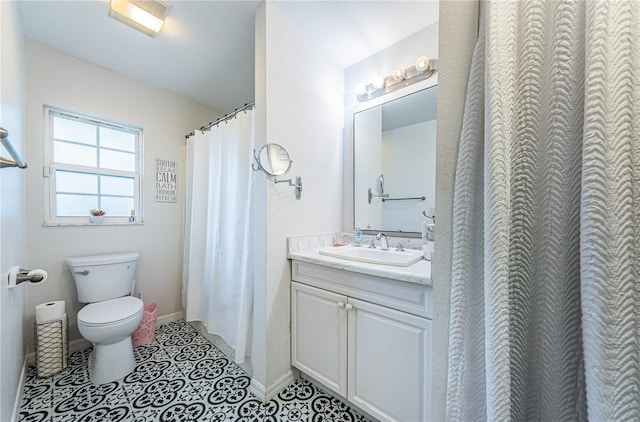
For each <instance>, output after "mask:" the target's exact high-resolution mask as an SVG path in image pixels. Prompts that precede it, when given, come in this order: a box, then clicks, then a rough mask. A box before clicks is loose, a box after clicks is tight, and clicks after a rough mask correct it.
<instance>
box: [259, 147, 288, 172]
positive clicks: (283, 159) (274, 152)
mask: <svg viewBox="0 0 640 422" xmlns="http://www.w3.org/2000/svg"><path fill="white" fill-rule="evenodd" d="M256 159H257V161H258V165H259V166H260V167H261V168H262V170H263V171H264V172H265V173H267V174H268V175H269V176H282V175H283V174H286V173H287V172H288V171H289V169H290V168H291V159H290V158H289V153H288V152H287V150H286V149H284V147H283V146H281V145H278V144H265V145H263V147H262V148H261V149H260V152H259V153H258V156H257V157H256Z"/></svg>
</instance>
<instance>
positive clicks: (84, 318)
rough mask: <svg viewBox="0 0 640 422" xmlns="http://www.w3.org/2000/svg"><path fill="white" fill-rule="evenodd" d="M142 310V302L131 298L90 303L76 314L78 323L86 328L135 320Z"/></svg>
mask: <svg viewBox="0 0 640 422" xmlns="http://www.w3.org/2000/svg"><path fill="white" fill-rule="evenodd" d="M143 308H144V306H143V303H142V300H140V299H138V298H137V297H133V296H124V297H119V298H117V299H110V300H105V301H103V302H97V303H91V304H89V305H87V306H85V307H84V308H82V309H81V310H80V312H78V323H81V324H83V325H85V326H88V327H98V326H101V325H112V324H118V323H122V322H126V321H128V320H130V319H133V318H136V317H137V316H138V315H139V314H140V313H142V311H143Z"/></svg>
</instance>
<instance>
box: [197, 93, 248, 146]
mask: <svg viewBox="0 0 640 422" xmlns="http://www.w3.org/2000/svg"><path fill="white" fill-rule="evenodd" d="M255 105H256V102H255V101H251V102H250V103H246V104H245V105H243V106H242V107H238V108H236V109H235V110H233V111H232V112H231V113H229V114H225V115H224V116H222V117H220V118H219V119H216V120H214V121H213V122H211V123H209V124H206V125H204V126H202V127H201V128H200V129H198V130H199V131H200V132H204V131H205V130H211V128H212V127H213V126H215V125H219V124H220V123H222V122H226V121H227V120H230V119H233V118H234V117H235V116H236V114H238V113H240V112H241V111H245V110H251V109H252V108H253V107H254V106H255ZM193 135H195V132H191V133H189V134H188V135H186V136H185V138H187V139H189V137H191V136H193Z"/></svg>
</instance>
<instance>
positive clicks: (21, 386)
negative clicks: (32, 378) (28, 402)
mask: <svg viewBox="0 0 640 422" xmlns="http://www.w3.org/2000/svg"><path fill="white" fill-rule="evenodd" d="M27 366H28V364H27V356H25V357H24V361H23V362H22V371H20V381H19V382H18V391H16V401H15V403H14V404H13V416H12V417H11V422H18V420H20V405H21V404H22V393H23V391H24V384H25V382H26V380H27Z"/></svg>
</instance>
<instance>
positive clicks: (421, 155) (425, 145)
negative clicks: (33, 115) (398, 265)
mask: <svg viewBox="0 0 640 422" xmlns="http://www.w3.org/2000/svg"><path fill="white" fill-rule="evenodd" d="M437 94H438V87H437V86H433V87H431V88H427V89H424V90H421V91H418V92H415V93H413V94H410V95H407V96H404V97H401V98H397V99H395V100H392V101H389V102H387V103H384V104H381V105H379V106H376V107H372V108H370V109H367V110H364V111H361V112H358V113H355V114H354V121H353V134H354V140H353V146H354V154H353V157H354V163H353V171H354V177H353V181H354V189H353V192H354V198H353V205H354V206H353V209H354V222H355V224H356V225H359V226H360V227H361V228H362V229H363V230H373V231H385V232H402V233H403V234H407V235H413V234H419V233H420V232H421V230H422V222H423V221H425V214H423V212H426V213H427V214H433V213H434V207H435V187H436V186H435V174H436V99H437Z"/></svg>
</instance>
